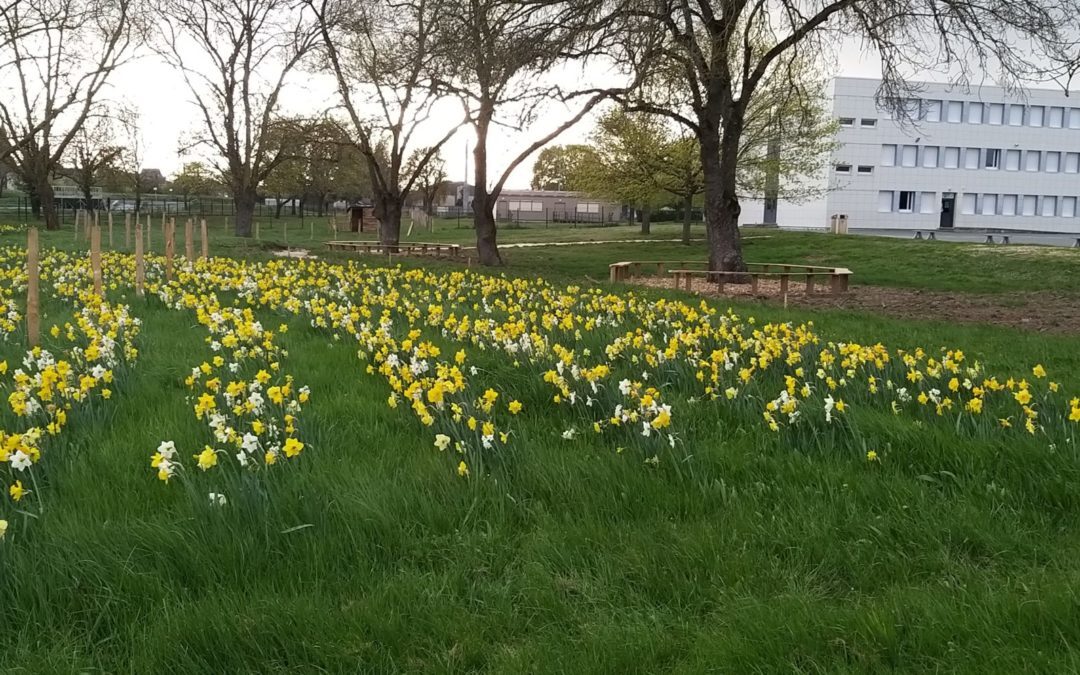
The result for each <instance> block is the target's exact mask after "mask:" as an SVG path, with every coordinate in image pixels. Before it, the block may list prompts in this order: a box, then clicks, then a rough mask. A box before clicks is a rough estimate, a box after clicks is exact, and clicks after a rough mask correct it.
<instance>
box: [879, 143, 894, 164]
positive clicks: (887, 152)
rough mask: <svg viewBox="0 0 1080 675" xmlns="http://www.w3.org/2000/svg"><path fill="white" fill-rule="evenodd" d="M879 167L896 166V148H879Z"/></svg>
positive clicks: (887, 146) (886, 146)
mask: <svg viewBox="0 0 1080 675" xmlns="http://www.w3.org/2000/svg"><path fill="white" fill-rule="evenodd" d="M881 166H896V146H895V145H883V146H881Z"/></svg>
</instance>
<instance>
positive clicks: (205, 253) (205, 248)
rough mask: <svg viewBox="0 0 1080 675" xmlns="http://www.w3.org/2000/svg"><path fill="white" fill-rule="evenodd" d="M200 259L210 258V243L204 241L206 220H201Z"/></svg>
mask: <svg viewBox="0 0 1080 675" xmlns="http://www.w3.org/2000/svg"><path fill="white" fill-rule="evenodd" d="M201 234H202V257H203V258H204V259H205V258H209V257H210V242H209V241H208V240H207V239H206V218H203V219H202V232H201Z"/></svg>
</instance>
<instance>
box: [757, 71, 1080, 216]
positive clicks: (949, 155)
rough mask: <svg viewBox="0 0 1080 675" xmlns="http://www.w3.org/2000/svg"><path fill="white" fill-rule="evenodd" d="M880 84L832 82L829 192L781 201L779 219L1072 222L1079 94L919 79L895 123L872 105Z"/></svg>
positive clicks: (1077, 181)
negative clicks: (834, 128) (1017, 94)
mask: <svg viewBox="0 0 1080 675" xmlns="http://www.w3.org/2000/svg"><path fill="white" fill-rule="evenodd" d="M879 83H880V82H879V80H874V79H863V78H846V77H842V78H836V79H835V80H834V81H833V112H834V115H835V116H836V119H837V121H838V123H839V125H840V129H839V132H838V134H837V141H838V143H839V146H838V147H837V149H836V150H835V151H834V152H833V154H832V159H831V161H830V163H829V175H828V176H827V177H825V176H823V177H822V181H828V187H829V192H828V193H827V196H826V197H825V198H824V199H819V200H817V201H815V202H811V203H807V204H802V205H799V204H789V203H785V202H783V201H781V203H780V205H779V209H778V212H779V213H778V218H777V220H778V223H779V224H780V225H781V226H786V227H811V228H823V227H826V226H827V225H828V222H829V219H830V217H831V216H832V215H836V214H844V215H847V217H848V226H849V227H851V228H893V229H934V228H939V227H940V228H950V227H953V228H993V229H1002V230H1027V231H1040V232H1064V233H1076V232H1080V214H1078V212H1077V197H1078V196H1080V173H1078V172H1080V100H1075V99H1072V98H1069V97H1066V96H1065V95H1064V93H1062V92H1060V91H1050V90H1035V89H1033V90H1028V91H1027V92H1026V96H1025V98H1024V100H1020V99H1017V98H1013V97H1009V96H1007V95H1006V93H1005V91H1004V90H1003V89H1001V88H999V87H990V86H981V87H972V88H971V89H970V90H969V91H965V90H963V89H960V88H954V87H950V86H949V85H944V84H932V83H926V84H923V85H920V87H919V89H920V97H919V98H918V99H911V100H909V101H907V102H906V103H907V105H908V109H909V110H911V111H912V113H913V114H912V117H913V118H914V121H907V122H906V123H902V122H900V121H898V120H895V119H893V118H892V117H891V116H890V115H889V113H887V112H883V111H881V110H880V109H879V108H878V106H877V104H876V102H875V99H874V96H875V94H876V93H877V89H878V85H879ZM758 204H760V202H759V203H758ZM759 208H760V207H759V206H758V205H756V204H755V205H748V207H747V208H746V209H745V210H744V213H746V216H744V221H745V222H748V223H750V222H760V220H759V214H760V213H761V211H760V210H759Z"/></svg>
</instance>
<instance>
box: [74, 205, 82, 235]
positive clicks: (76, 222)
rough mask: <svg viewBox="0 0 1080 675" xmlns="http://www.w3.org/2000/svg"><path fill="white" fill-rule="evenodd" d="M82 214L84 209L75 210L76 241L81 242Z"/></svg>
mask: <svg viewBox="0 0 1080 675" xmlns="http://www.w3.org/2000/svg"><path fill="white" fill-rule="evenodd" d="M80 213H82V209H75V241H76V242H78V241H79V214H80Z"/></svg>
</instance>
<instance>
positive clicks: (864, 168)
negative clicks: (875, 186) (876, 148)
mask: <svg viewBox="0 0 1080 675" xmlns="http://www.w3.org/2000/svg"><path fill="white" fill-rule="evenodd" d="M859 173H861V174H863V175H869V174H872V173H874V167H872V166H869V165H867V164H860V165H859Z"/></svg>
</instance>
